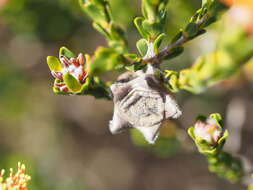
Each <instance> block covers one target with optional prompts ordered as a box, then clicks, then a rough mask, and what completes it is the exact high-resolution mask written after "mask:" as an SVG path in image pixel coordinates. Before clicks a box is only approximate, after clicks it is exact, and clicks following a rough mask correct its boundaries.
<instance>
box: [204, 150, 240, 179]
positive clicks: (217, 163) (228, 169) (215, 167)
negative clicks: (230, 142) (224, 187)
mask: <svg viewBox="0 0 253 190" xmlns="http://www.w3.org/2000/svg"><path fill="white" fill-rule="evenodd" d="M207 161H208V168H209V171H210V172H212V173H215V174H217V175H218V176H219V177H221V178H224V179H226V180H228V181H230V182H232V183H234V182H237V181H239V180H240V179H241V177H242V176H243V167H242V163H241V161H240V160H239V159H237V158H234V157H233V156H231V155H230V154H229V153H226V152H221V153H220V154H218V155H217V156H209V157H207Z"/></svg>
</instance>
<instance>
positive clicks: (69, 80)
mask: <svg viewBox="0 0 253 190" xmlns="http://www.w3.org/2000/svg"><path fill="white" fill-rule="evenodd" d="M63 80H64V82H65V84H66V85H67V87H68V88H69V89H70V90H71V91H72V92H74V93H78V92H80V90H81V88H82V85H81V84H80V83H79V82H78V81H77V80H76V78H75V77H73V76H72V75H71V74H69V73H67V74H65V75H64V76H63Z"/></svg>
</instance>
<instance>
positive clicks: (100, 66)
mask: <svg viewBox="0 0 253 190" xmlns="http://www.w3.org/2000/svg"><path fill="white" fill-rule="evenodd" d="M122 65H123V61H122V56H121V55H119V54H118V53H117V52H116V51H115V50H114V49H112V48H103V47H100V48H98V49H97V50H96V52H95V55H94V57H93V60H92V63H91V64H90V67H89V69H88V70H89V72H90V74H91V75H97V74H99V73H103V72H107V71H110V70H113V69H117V68H121V67H122Z"/></svg>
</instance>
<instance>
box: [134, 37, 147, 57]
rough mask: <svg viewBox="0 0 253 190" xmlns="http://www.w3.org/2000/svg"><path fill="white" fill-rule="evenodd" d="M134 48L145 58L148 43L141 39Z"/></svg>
mask: <svg viewBox="0 0 253 190" xmlns="http://www.w3.org/2000/svg"><path fill="white" fill-rule="evenodd" d="M136 47H137V49H138V51H139V52H140V54H141V56H145V55H146V53H147V51H148V41H147V40H145V39H144V38H142V39H140V40H139V41H138V42H137V43H136Z"/></svg>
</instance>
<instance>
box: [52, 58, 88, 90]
mask: <svg viewBox="0 0 253 190" xmlns="http://www.w3.org/2000/svg"><path fill="white" fill-rule="evenodd" d="M59 60H60V69H58V70H52V71H51V73H52V75H53V77H54V78H55V79H58V82H56V83H55V84H54V88H56V89H57V90H59V91H61V92H70V91H71V89H69V87H68V86H67V84H66V82H65V81H64V76H65V75H67V74H68V75H71V77H72V78H73V79H74V80H75V82H76V83H77V84H78V85H79V86H81V85H82V84H84V83H85V80H86V78H87V76H88V74H87V72H85V69H84V66H85V64H84V56H83V54H81V53H80V54H79V55H78V57H77V58H70V59H68V58H67V57H65V56H63V55H61V56H60V58H59Z"/></svg>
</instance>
